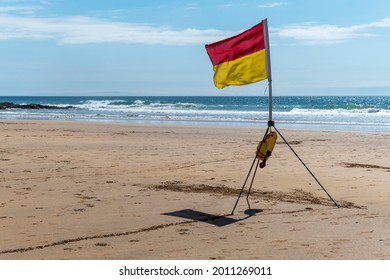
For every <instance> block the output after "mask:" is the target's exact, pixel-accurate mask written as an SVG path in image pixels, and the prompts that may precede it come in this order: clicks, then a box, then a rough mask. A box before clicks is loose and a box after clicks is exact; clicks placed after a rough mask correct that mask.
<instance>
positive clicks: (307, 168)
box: [274, 127, 340, 208]
mask: <svg viewBox="0 0 390 280" xmlns="http://www.w3.org/2000/svg"><path fill="white" fill-rule="evenodd" d="M274 129H275V130H276V132H277V133H278V134H279V135H280V137H282V139H283V141H284V142H285V143H286V144H287V146H288V147H289V148H290V150H291V151H292V152H293V153H294V155H295V156H296V157H297V158H298V159H299V161H300V162H301V163H302V165H303V166H304V167H305V168H306V170H307V171H308V172H309V173H310V175H311V176H312V177H313V178H314V180H316V182H317V183H318V185H319V186H320V187H321V188H322V190H323V191H324V192H325V193H326V194H327V195H328V197H329V198H330V199H331V200H332V201H333V203H334V205H336V206H337V208H340V206H339V205H338V204H337V203H336V201H335V200H334V199H333V198H332V197H331V196H330V194H329V193H328V192H327V191H326V189H325V188H324V186H322V184H321V183H320V181H318V179H317V178H316V176H314V174H313V173H312V172H311V170H310V169H309V167H307V166H306V164H305V163H304V162H303V160H302V159H301V158H300V157H299V156H298V154H297V153H296V152H295V151H294V149H293V148H292V147H291V146H290V144H289V143H288V142H287V140H286V139H284V137H283V135H282V134H281V133H280V132H279V130H278V129H277V128H276V127H274Z"/></svg>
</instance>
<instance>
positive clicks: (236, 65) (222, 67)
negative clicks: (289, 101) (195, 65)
mask: <svg viewBox="0 0 390 280" xmlns="http://www.w3.org/2000/svg"><path fill="white" fill-rule="evenodd" d="M206 51H207V54H208V55H209V57H210V60H211V62H212V64H213V69H214V84H215V86H216V87H217V88H219V89H221V88H224V87H226V86H230V85H236V86H239V85H245V84H250V83H255V82H258V81H261V80H264V79H266V78H267V67H266V49H265V41H264V24H263V22H261V23H259V24H257V25H255V26H253V27H252V28H250V29H248V30H246V31H244V32H242V33H240V34H238V35H236V36H233V37H230V38H227V39H224V40H222V41H218V42H215V43H212V44H208V45H206Z"/></svg>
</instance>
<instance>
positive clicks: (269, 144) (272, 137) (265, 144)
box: [256, 131, 278, 168]
mask: <svg viewBox="0 0 390 280" xmlns="http://www.w3.org/2000/svg"><path fill="white" fill-rule="evenodd" d="M277 139H278V134H277V133H276V132H274V131H271V132H270V133H268V134H267V136H266V137H265V139H263V140H262V141H260V143H259V145H257V149H256V157H257V159H259V160H262V162H261V163H260V164H259V165H260V167H261V168H263V167H265V162H266V161H267V159H268V158H269V157H270V156H271V154H272V151H273V150H274V147H275V144H276V140H277Z"/></svg>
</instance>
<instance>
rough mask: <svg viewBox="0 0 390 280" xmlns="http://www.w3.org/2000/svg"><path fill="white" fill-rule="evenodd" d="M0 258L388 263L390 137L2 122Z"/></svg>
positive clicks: (303, 132) (79, 123)
mask: <svg viewBox="0 0 390 280" xmlns="http://www.w3.org/2000/svg"><path fill="white" fill-rule="evenodd" d="M0 130H1V133H0V140H1V141H0V143H1V144H0V191H1V196H0V228H1V239H0V259H3V260H6V259H8V260H14V259H27V260H30V259H75V260H78V259H92V260H95V259H137V260H142V259H201V260H209V259H277V260H278V259H282V260H285V259H301V260H302V259H387V260H388V259H390V203H389V202H390V187H389V186H390V161H389V158H390V149H389V147H390V134H380V133H377V134H375V133H366V134H360V133H351V132H348V133H347V132H328V131H296V130H286V129H281V130H280V131H281V132H282V134H283V136H284V137H285V138H286V139H287V140H288V141H289V143H290V144H291V146H292V147H293V148H294V150H295V151H296V152H297V153H298V154H299V156H300V157H301V158H302V160H303V161H304V162H305V163H306V164H307V166H308V167H309V168H310V169H311V170H312V172H313V173H314V174H315V175H316V177H317V178H318V179H319V181H320V182H321V183H322V184H323V186H324V187H325V188H326V190H327V191H328V192H329V193H330V194H331V195H332V197H333V198H334V199H335V200H336V201H337V203H338V204H340V206H341V208H336V207H335V206H334V204H333V203H332V201H330V200H329V198H328V197H327V195H326V194H325V192H324V191H323V190H322V189H321V188H320V187H319V185H318V184H317V183H316V182H315V181H314V179H313V178H312V177H311V175H310V174H309V173H308V172H307V170H306V169H305V168H304V167H303V166H302V164H301V163H300V162H299V161H298V160H297V158H296V157H295V155H294V154H293V153H292V152H291V151H290V149H289V148H288V146H287V145H285V144H284V142H283V141H282V139H281V138H280V137H279V139H278V141H277V144H276V147H275V149H274V152H273V154H272V156H271V158H270V159H269V161H268V162H267V166H266V168H264V169H258V171H257V172H258V173H257V176H256V178H255V181H254V183H253V192H252V194H251V196H250V204H251V207H252V208H254V209H259V212H257V213H254V211H253V212H251V211H247V209H248V206H247V204H246V201H245V193H244V196H243V197H242V198H241V200H240V202H239V204H238V206H237V209H236V212H235V213H234V215H229V214H230V213H231V211H232V208H233V206H234V203H235V201H236V198H237V195H238V192H239V190H240V189H241V187H242V184H243V181H244V179H245V177H246V175H247V172H248V170H249V167H250V165H251V163H252V160H253V157H254V154H255V151H256V147H257V143H258V141H259V140H260V139H261V138H262V136H263V134H264V131H265V128H262V127H259V128H234V127H195V126H194V127H192V126H187V127H184V126H183V127H181V126H168V125H161V126H152V125H132V124H113V123H82V122H57V121H9V120H7V121H5V120H2V121H0Z"/></svg>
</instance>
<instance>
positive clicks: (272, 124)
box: [232, 121, 340, 215]
mask: <svg viewBox="0 0 390 280" xmlns="http://www.w3.org/2000/svg"><path fill="white" fill-rule="evenodd" d="M272 128H273V129H275V131H276V132H277V133H278V135H279V136H280V137H281V138H282V139H283V141H284V142H285V143H286V145H287V146H288V147H289V148H290V150H291V151H292V152H293V153H294V155H295V156H296V157H297V158H298V160H299V161H300V162H301V163H302V164H303V166H304V167H305V168H306V170H307V171H308V172H309V173H310V175H311V176H312V177H313V178H314V180H315V181H316V182H317V183H318V185H319V186H320V187H321V188H322V189H323V190H324V192H325V193H326V194H327V195H328V197H329V198H330V199H331V200H332V201H333V203H334V204H335V205H336V206H337V208H340V206H339V205H338V204H337V203H336V201H335V200H334V199H333V198H332V197H331V196H330V194H329V193H328V192H327V191H326V189H325V188H324V187H323V186H322V184H321V183H320V181H318V179H317V178H316V176H314V174H313V173H312V172H311V170H310V169H309V168H308V167H307V166H306V164H305V163H304V162H303V161H302V159H301V158H300V157H299V156H298V154H297V153H296V152H295V151H294V149H293V148H292V147H291V145H290V144H289V143H288V142H287V140H286V139H285V138H284V137H283V135H282V134H281V133H280V132H279V130H278V129H277V128H276V127H275V122H274V121H268V127H267V130H266V131H265V134H264V137H263V141H261V142H260V145H259V148H258V151H259V150H260V149H261V145H263V143H264V140H265V139H266V137H267V135H268V133H269V132H270V131H271V130H272ZM266 160H267V158H266V157H264V160H263V162H262V163H260V164H263V167H264V166H265V162H266ZM256 161H257V162H256ZM259 162H260V159H259V158H258V156H257V153H256V155H255V158H254V159H253V162H252V165H251V167H250V169H249V172H248V175H247V176H246V179H245V181H244V184H243V186H242V188H241V191H240V194H239V195H238V197H237V200H236V203H235V205H234V207H233V210H232V215H233V214H234V210H236V207H237V204H238V201H239V200H240V197H241V195H242V193H243V191H244V188H245V186H246V183H247V181H248V179H249V177H250V174H251V173H252V169H253V166H255V163H256V167H255V170H254V172H253V176H252V180H251V183H250V185H249V189H248V193H247V195H246V202H247V204H248V207H249V209H251V206H250V204H249V195H250V192H251V189H252V185H253V181H254V179H255V177H256V171H257V165H258V164H259Z"/></svg>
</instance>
